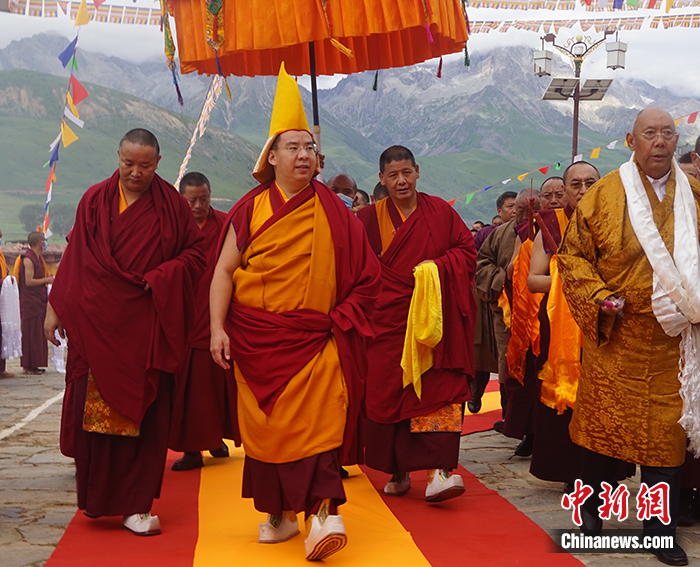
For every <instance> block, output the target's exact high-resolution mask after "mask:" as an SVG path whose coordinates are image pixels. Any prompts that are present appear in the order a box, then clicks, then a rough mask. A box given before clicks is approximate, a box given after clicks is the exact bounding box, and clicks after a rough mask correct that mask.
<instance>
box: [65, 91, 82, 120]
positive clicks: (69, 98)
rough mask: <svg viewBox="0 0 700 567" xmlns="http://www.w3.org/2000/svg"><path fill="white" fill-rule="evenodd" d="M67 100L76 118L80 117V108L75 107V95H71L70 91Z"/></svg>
mask: <svg viewBox="0 0 700 567" xmlns="http://www.w3.org/2000/svg"><path fill="white" fill-rule="evenodd" d="M67 95H68V96H67V97H66V100H67V101H68V106H69V107H70V111H71V112H72V113H73V116H75V117H76V118H80V114H78V109H77V108H76V107H75V104H73V97H72V96H71V95H70V93H67Z"/></svg>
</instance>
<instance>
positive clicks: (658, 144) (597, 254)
mask: <svg viewBox="0 0 700 567" xmlns="http://www.w3.org/2000/svg"><path fill="white" fill-rule="evenodd" d="M677 142H678V133H677V132H676V126H675V123H674V120H673V118H672V117H671V116H670V115H669V114H668V113H667V112H665V111H664V110H662V109H660V108H655V107H649V108H646V109H644V110H642V111H641V112H640V113H639V114H638V115H637V118H636V120H635V122H634V126H633V128H632V131H631V132H630V133H628V134H627V144H628V145H629V147H630V149H631V150H632V151H633V152H634V154H633V155H632V157H631V158H630V160H629V162H627V163H625V164H623V165H622V166H621V167H620V169H618V170H615V171H613V172H612V173H610V174H608V175H606V176H605V177H603V178H602V179H601V180H600V181H599V182H598V183H596V184H595V185H594V186H593V187H591V188H590V189H589V190H588V192H587V193H586V194H585V195H584V197H583V198H582V199H581V201H580V202H579V204H578V206H577V207H576V210H575V211H574V213H573V215H572V216H571V220H570V221H569V225H568V227H567V230H566V233H565V234H564V239H563V241H562V244H561V247H560V248H559V251H558V253H557V256H558V265H559V274H560V276H561V278H562V285H563V291H564V295H565V296H566V299H567V301H568V304H569V307H570V309H571V314H572V315H573V317H574V319H575V321H576V322H577V323H578V326H579V327H580V328H581V330H582V331H583V335H584V336H583V357H582V362H581V377H580V380H579V384H578V390H577V394H576V404H575V407H574V413H573V417H572V419H571V425H570V427H569V431H570V433H571V439H572V440H573V441H574V443H576V444H578V445H581V446H582V447H584V449H585V455H584V468H583V474H582V480H583V482H584V483H585V484H587V485H590V486H591V487H593V490H594V494H593V496H591V497H590V498H588V499H587V500H586V502H585V503H584V505H583V506H582V508H581V511H582V519H583V526H582V528H583V529H584V530H586V531H587V532H589V533H598V532H599V531H600V529H601V527H602V520H601V519H600V516H599V515H598V510H597V508H598V507H599V506H600V504H601V501H600V498H599V497H598V494H599V493H600V486H601V482H602V481H605V482H607V483H608V484H610V485H611V486H614V485H615V483H614V478H613V475H614V471H615V469H616V467H617V466H618V462H619V461H620V460H623V461H627V462H631V463H636V464H638V465H641V469H642V482H643V483H644V484H645V485H646V486H647V487H648V488H649V489H650V490H656V491H658V490H663V491H664V493H663V494H661V499H662V506H663V507H664V508H665V509H666V511H667V512H668V517H665V516H663V515H652V516H651V518H650V519H645V520H644V522H643V525H644V532H645V534H646V535H662V536H675V531H676V523H677V519H678V498H679V490H680V468H681V465H682V464H683V460H684V458H685V450H686V434H687V436H688V438H689V439H690V448H691V450H692V451H693V452H694V453H695V454H698V451H699V450H700V435H698V433H699V432H700V424H699V423H698V418H699V417H700V416H698V414H697V408H696V407H692V405H691V404H690V400H692V399H694V397H693V396H694V394H693V392H695V391H697V389H698V388H699V387H700V376H698V371H697V368H698V365H699V364H700V361H699V360H698V354H697V351H696V350H695V344H697V340H698V339H697V332H698V323H700V316H699V315H698V314H699V313H700V291H699V290H698V286H697V281H698V277H697V266H698V258H699V257H700V245H699V244H698V242H699V239H698V230H699V228H698V224H699V223H698V216H699V215H700V207H699V206H698V201H700V184H698V182H697V180H695V179H692V178H689V177H688V176H686V175H685V174H683V172H682V171H681V170H680V168H679V167H678V165H677V163H676V161H675V160H674V158H673V154H674V151H675V149H676V144H677ZM679 369H680V371H679ZM684 399H685V400H686V404H684V401H683V400H684ZM684 429H685V431H684ZM659 483H665V485H664V484H659ZM651 551H652V552H653V553H654V554H655V555H656V557H657V559H659V560H660V561H661V562H663V563H666V564H668V565H686V564H687V563H688V559H687V556H686V554H685V552H684V551H683V549H682V548H681V547H680V546H679V545H678V543H676V544H675V546H674V548H673V549H652V550H651Z"/></svg>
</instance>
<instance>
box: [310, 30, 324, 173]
mask: <svg viewBox="0 0 700 567" xmlns="http://www.w3.org/2000/svg"><path fill="white" fill-rule="evenodd" d="M309 74H310V75H311V104H312V108H313V118H314V126H313V133H314V140H315V141H316V145H317V146H318V151H319V153H321V125H320V124H319V119H318V86H317V85H316V49H315V47H314V42H313V41H310V42H309ZM317 179H318V180H319V181H321V182H323V171H321V173H319V174H318V177H317Z"/></svg>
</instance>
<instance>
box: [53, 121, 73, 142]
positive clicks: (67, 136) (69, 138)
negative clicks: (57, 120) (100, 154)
mask: <svg viewBox="0 0 700 567" xmlns="http://www.w3.org/2000/svg"><path fill="white" fill-rule="evenodd" d="M61 136H62V138H63V147H64V148H67V147H68V146H70V145H71V144H72V143H73V142H75V141H76V140H77V139H78V136H76V135H75V133H74V132H73V130H71V129H70V128H69V127H68V124H66V121H65V120H63V121H61ZM56 147H57V148H58V146H56Z"/></svg>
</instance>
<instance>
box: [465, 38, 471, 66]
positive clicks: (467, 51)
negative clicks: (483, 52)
mask: <svg viewBox="0 0 700 567" xmlns="http://www.w3.org/2000/svg"><path fill="white" fill-rule="evenodd" d="M471 64H472V62H471V59H469V49H467V44H466V43H465V44H464V66H465V67H469V66H470V65H471Z"/></svg>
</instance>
